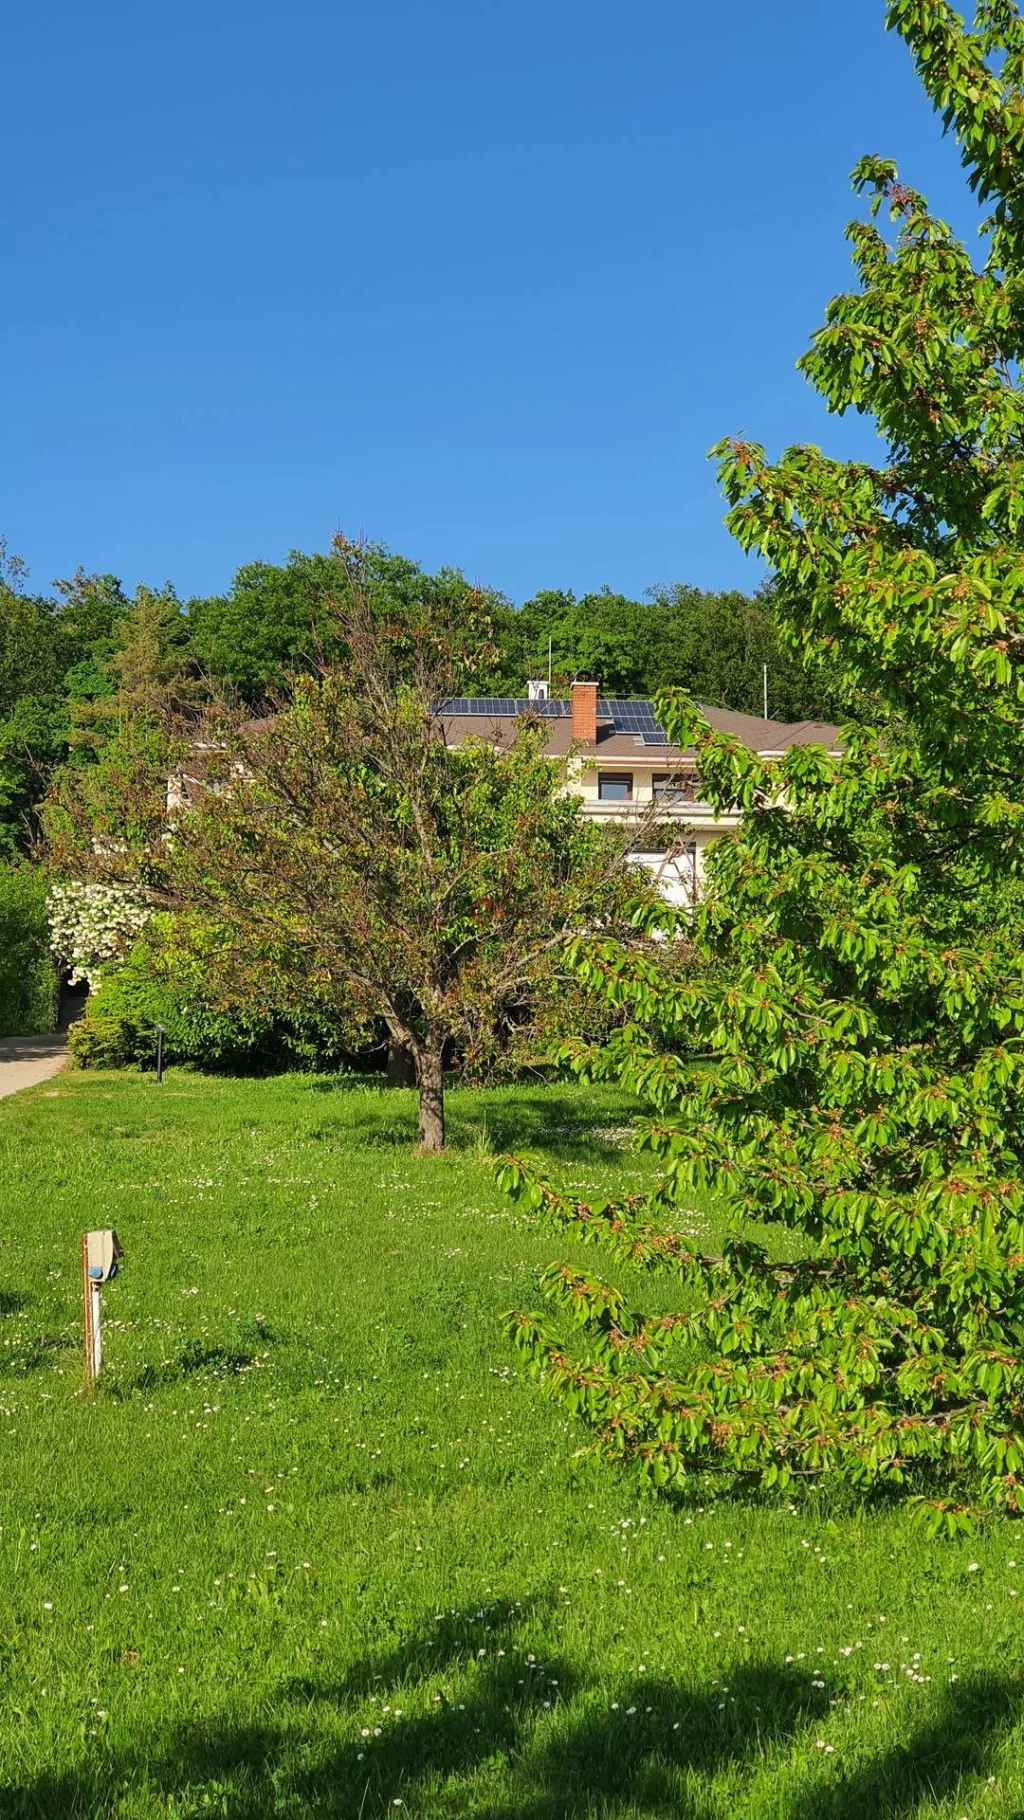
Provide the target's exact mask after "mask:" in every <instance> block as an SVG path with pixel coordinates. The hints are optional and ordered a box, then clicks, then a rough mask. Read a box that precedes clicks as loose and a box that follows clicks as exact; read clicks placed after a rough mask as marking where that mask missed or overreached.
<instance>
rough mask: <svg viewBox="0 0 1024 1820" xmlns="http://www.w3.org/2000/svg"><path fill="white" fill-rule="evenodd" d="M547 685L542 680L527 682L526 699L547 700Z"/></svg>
mask: <svg viewBox="0 0 1024 1820" xmlns="http://www.w3.org/2000/svg"><path fill="white" fill-rule="evenodd" d="M547 698H548V685H547V683H546V682H543V681H534V682H528V683H527V685H526V699H527V701H547Z"/></svg>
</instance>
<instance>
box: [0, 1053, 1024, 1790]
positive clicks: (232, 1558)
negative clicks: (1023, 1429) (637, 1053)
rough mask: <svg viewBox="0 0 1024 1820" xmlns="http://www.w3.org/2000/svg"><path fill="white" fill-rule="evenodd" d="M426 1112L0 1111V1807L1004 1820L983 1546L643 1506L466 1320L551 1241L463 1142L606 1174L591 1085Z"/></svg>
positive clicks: (890, 1520)
mask: <svg viewBox="0 0 1024 1820" xmlns="http://www.w3.org/2000/svg"><path fill="white" fill-rule="evenodd" d="M451 1110H452V1130H453V1147H452V1150H451V1151H450V1153H449V1154H448V1155H447V1156H446V1157H444V1158H441V1159H436V1160H420V1159H417V1158H416V1157H414V1156H413V1154H412V1152H411V1149H410V1147H409V1143H408V1139H409V1135H410V1132H411V1130H412V1128H413V1106H412V1100H411V1097H410V1096H408V1095H402V1094H390V1095H389V1094H385V1093H383V1092H380V1091H378V1090H377V1089H375V1088H367V1087H365V1086H363V1085H361V1084H358V1083H357V1084H355V1085H353V1084H351V1083H346V1082H331V1081H324V1080H318V1079H314V1078H306V1077H301V1076H290V1077H287V1078H284V1079H277V1080H268V1081H259V1082H251V1081H249V1082H244V1081H231V1080H210V1079H202V1078H199V1077H195V1076H188V1075H185V1074H179V1073H172V1074H171V1075H169V1076H168V1078H167V1080H166V1081H165V1083H164V1085H163V1086H162V1087H157V1085H156V1083H155V1082H154V1081H153V1079H152V1078H139V1077H119V1076H111V1075H107V1076H104V1075H96V1076H90V1075H79V1076H70V1077H66V1078H62V1079H60V1080H58V1081H56V1082H51V1083H50V1084H49V1085H48V1086H46V1087H43V1088H39V1089H36V1090H34V1091H33V1092H31V1093H29V1094H25V1095H21V1096H19V1097H17V1098H14V1099H10V1100H7V1101H5V1102H3V1103H2V1104H0V1524H2V1529H0V1708H2V1718H0V1815H2V1816H3V1817H4V1820H13V1817H15V1816H17V1817H19V1820H20V1817H21V1816H27V1815H33V1816H36V1815H38V1816H46V1820H57V1817H60V1820H63V1817H64V1816H73V1815H74V1816H89V1820H93V1817H94V1816H102V1815H117V1816H120V1817H122V1820H129V1817H131V1820H143V1817H145V1820H153V1817H155V1816H158V1815H159V1816H167V1815H174V1816H195V1817H196V1820H199V1817H200V1816H204V1817H206V1816H218V1815H219V1816H225V1817H226V1820H257V1817H259V1820H263V1817H267V1820H269V1817H270V1816H276V1817H288V1820H291V1817H296V1820H297V1817H298V1816H307V1815H311V1814H317V1815H332V1816H333V1815H339V1816H352V1817H353V1820H355V1817H356V1816H363V1817H368V1816H371V1815H381V1814H384V1813H386V1812H390V1813H395V1812H404V1813H407V1814H409V1815H417V1816H424V1817H427V1816H429V1817H430V1820H434V1817H435V1816H437V1817H443V1816H454V1815H460V1816H461V1815H465V1816H470V1815H472V1816H479V1817H481V1820H483V1817H486V1820H512V1816H522V1817H524V1820H581V1817H582V1816H585V1815H606V1816H615V1817H616V1820H625V1817H626V1816H641V1815H643V1816H668V1815H673V1816H674V1815H682V1816H688V1817H692V1820H711V1817H712V1816H714V1817H716V1820H733V1817H734V1816H758V1817H761V1816H764V1817H767V1816H780V1817H781V1816H785V1817H786V1820H840V1817H842V1820H854V1817H858V1820H860V1817H864V1820H874V1817H875V1816H886V1815H888V1816H895V1815H900V1816H903V1815H908V1816H909V1815H914V1816H926V1815H927V1816H948V1817H949V1820H957V1817H958V1816H961V1815H969V1816H971V1820H975V1817H976V1816H977V1817H981V1816H989V1815H992V1816H995V1815H1000V1816H1008V1815H1020V1814H1022V1813H1024V1724H1022V1723H1021V1706H1020V1696H1021V1686H1022V1681H1021V1655H1022V1642H1021V1614H1020V1606H1021V1605H1024V1532H1021V1531H1020V1530H1019V1529H1018V1528H1017V1527H1016V1526H1013V1525H1010V1524H1007V1523H1000V1524H997V1525H995V1526H994V1527H993V1528H992V1529H991V1530H990V1531H988V1532H986V1533H985V1534H984V1535H983V1536H981V1537H979V1538H977V1539H976V1540H974V1541H973V1542H972V1543H970V1544H966V1543H965V1544H962V1545H961V1544H952V1545H951V1544H945V1543H938V1544H933V1545H931V1546H927V1545H925V1544H923V1543H922V1542H921V1541H920V1540H919V1539H918V1538H917V1536H916V1535H915V1534H914V1533H912V1532H911V1530H910V1528H909V1526H908V1524H907V1522H906V1520H905V1519H904V1518H903V1517H902V1516H901V1515H900V1514H899V1513H874V1514H870V1515H864V1514H861V1513H857V1512H854V1513H852V1514H850V1513H846V1514H844V1513H843V1511H842V1509H841V1508H840V1507H839V1506H838V1505H836V1506H834V1507H832V1508H831V1510H830V1509H829V1508H827V1507H826V1506H825V1504H824V1502H819V1504H818V1505H817V1506H816V1507H815V1508H814V1509H813V1510H808V1509H806V1508H804V1509H802V1510H791V1509H789V1508H788V1507H787V1506H786V1504H785V1503H783V1504H782V1505H777V1506H774V1507H771V1506H767V1507H766V1506H755V1505H752V1504H751V1503H749V1502H742V1501H729V1500H728V1499H720V1500H719V1501H718V1502H717V1503H712V1502H710V1501H709V1500H708V1498H707V1497H702V1496H701V1495H700V1492H699V1490H697V1491H695V1496H694V1500H693V1502H692V1504H690V1505H689V1506H681V1505H673V1504H671V1503H669V1502H668V1501H665V1500H659V1499H657V1498H655V1497H654V1496H652V1495H648V1494H646V1493H645V1492H644V1491H642V1490H641V1489H640V1488H639V1487H638V1486H637V1485H636V1484H635V1483H634V1482H633V1481H632V1480H625V1479H622V1478H620V1477H618V1476H617V1475H616V1473H615V1472H614V1471H612V1470H610V1469H607V1468H598V1467H596V1466H595V1465H594V1464H593V1463H592V1462H591V1461H590V1460H589V1459H582V1458H578V1457H577V1450H578V1449H579V1447H580V1446H581V1444H582V1442H583V1441H584V1439H585V1436H584V1435H583V1434H582V1433H581V1432H580V1431H579V1430H577V1429H575V1428H574V1427H572V1426H571V1425H570V1424H567V1423H566V1421H565V1420H564V1419H563V1417H562V1416H561V1414H560V1413H559V1412H558V1411H557V1410H556V1409H555V1408H554V1406H553V1405H551V1404H549V1403H548V1402H546V1401H545V1400H544V1398H543V1397H542V1396H541V1395H540V1393H539V1392H538V1390H537V1388H536V1386H534V1385H533V1384H532V1383H530V1382H529V1381H528V1380H527V1379H525V1378H524V1376H523V1375H522V1373H521V1372H520V1370H519V1369H518V1368H517V1366H516V1364H515V1362H514V1360H513V1357H512V1354H511V1352H510V1349H509V1347H508V1345H507V1343H506V1341H505V1339H504V1337H503V1335H502V1333H501V1331H500V1329H499V1327H498V1324H497V1322H496V1320H495V1316H496V1314H497V1312H498V1310H499V1309H501V1308H503V1307H506V1306H508V1305H509V1304H511V1303H518V1302H521V1301H524V1302H526V1303H528V1304H532V1303H533V1302H534V1301H535V1295H534V1291H533V1273H534V1271H535V1269H536V1267H537V1266H538V1265H539V1264H542V1263H545V1262H547V1261H548V1260H550V1259H551V1258H552V1257H554V1256H556V1255H558V1254H559V1252H560V1251H562V1250H568V1249H570V1247H569V1243H568V1241H560V1240H559V1239H558V1238H557V1237H553V1236H552V1234H551V1233H550V1232H548V1231H545V1230H543V1229H540V1230H538V1229H536V1228H535V1227H534V1226H533V1225H532V1224H531V1222H530V1220H529V1219H528V1218H524V1217H523V1215H522V1214H521V1213H519V1212H518V1210H516V1209H515V1208H513V1207H511V1206H510V1205H509V1204H508V1203H506V1202H505V1201H504V1200H503V1199H502V1197H501V1196H500V1195H499V1194H498V1193H497V1191H496V1189H495V1187H494V1185H493V1165H492V1152H494V1151H496V1150H500V1149H502V1148H504V1147H506V1146H509V1145H515V1144H518V1145H523V1146H531V1147H534V1148H539V1149H543V1150H545V1151H546V1152H547V1153H548V1156H549V1158H550V1160H551V1161H552V1163H553V1164H554V1165H556V1166H557V1167H558V1168H559V1169H560V1170H561V1172H562V1174H563V1175H564V1176H566V1177H568V1178H570V1179H572V1180H574V1181H578V1182H581V1183H586V1184H593V1185H596V1184H598V1183H607V1182H609V1181H610V1180H617V1181H620V1182H621V1181H622V1180H624V1179H634V1180H635V1179H638V1178H639V1176H640V1174H641V1167H640V1165H639V1163H638V1162H637V1161H636V1160H635V1159H634V1158H632V1157H631V1156H630V1155H629V1154H628V1152H627V1150H626V1149H625V1148H624V1147H623V1143H622V1138H621V1128H622V1127H623V1125H624V1124H625V1123H626V1122H627V1121H628V1117H629V1108H628V1106H626V1105H625V1104H623V1103H619V1102H616V1101H615V1100H613V1099H611V1098H609V1097H608V1096H607V1095H606V1096H603V1097H602V1096H600V1095H597V1094H594V1093H583V1092H580V1091H577V1090H574V1089H557V1088H556V1089H549V1090H540V1089H538V1090H529V1089H527V1090H523V1091H519V1092H511V1091H501V1092H493V1093H469V1092H464V1093H456V1094H453V1095H452V1105H451ZM106 1224H111V1225H115V1226H116V1227H117V1229H118V1231H119V1233H120V1235H121V1238H122V1240H123V1242H124V1245H125V1249H126V1259H125V1267H124V1271H123V1274H122V1275H121V1277H120V1278H119V1280H118V1281H117V1283H116V1284H115V1285H113V1286H112V1288H111V1290H110V1292H109V1294H108V1296H107V1299H106V1315H107V1327H106V1342H107V1370H106V1375H105V1379H104V1382H103V1385H102V1387H101V1389H100V1391H99V1393H98V1394H97V1395H96V1396H95V1397H94V1398H93V1399H91V1400H88V1399H83V1398H81V1397H79V1396H78V1395H77V1394H76V1392H77V1390H78V1387H79V1382H80V1364H79V1308H78V1290H79V1277H78V1253H77V1243H78V1234H79V1232H80V1231H81V1230H82V1229H84V1228H85V1227H87V1226H90V1225H106ZM694 1224H695V1225H703V1226H705V1227H706V1228H707V1230H708V1233H709V1235H710V1234H711V1233H712V1232H713V1230H714V1227H715V1224H716V1222H715V1219H714V1216H713V1215H712V1214H707V1213H703V1214H698V1215H695V1216H694ZM826 1495H827V1494H826ZM1018 1553H1019V1556H1020V1565H1019V1568H1018V1567H1017V1566H1016V1565H1015V1557H1016V1555H1017V1554H1018ZM1018 1589H1019V1591H1020V1595H1021V1596H1020V1599H1019V1600H1018V1599H1017V1598H1016V1596H1015V1594H1016V1592H1017V1591H1018Z"/></svg>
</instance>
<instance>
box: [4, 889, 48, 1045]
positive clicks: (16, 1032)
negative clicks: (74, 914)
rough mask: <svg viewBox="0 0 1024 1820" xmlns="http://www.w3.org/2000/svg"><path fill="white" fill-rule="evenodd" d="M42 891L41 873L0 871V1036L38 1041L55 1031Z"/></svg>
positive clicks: (44, 897)
mask: <svg viewBox="0 0 1024 1820" xmlns="http://www.w3.org/2000/svg"><path fill="white" fill-rule="evenodd" d="M46 891H47V881H46V876H45V874H44V873H42V872H40V871H37V870H35V869H34V868H33V867H31V866H3V865H0V1036H39V1035H44V1034H46V1033H47V1032H48V1031H51V1030H55V1029H56V1027H57V969H56V967H55V965H54V962H53V958H52V956H51V954H50V946H49V942H50V934H49V926H48V924H47V920H46Z"/></svg>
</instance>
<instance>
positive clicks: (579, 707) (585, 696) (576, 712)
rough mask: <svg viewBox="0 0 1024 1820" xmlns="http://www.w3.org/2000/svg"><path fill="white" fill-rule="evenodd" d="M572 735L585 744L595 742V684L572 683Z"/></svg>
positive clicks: (592, 744)
mask: <svg viewBox="0 0 1024 1820" xmlns="http://www.w3.org/2000/svg"><path fill="white" fill-rule="evenodd" d="M572 736H573V739H577V740H580V741H581V742H582V744H584V745H587V746H596V744H597V684H596V683H593V682H574V683H573V685H572Z"/></svg>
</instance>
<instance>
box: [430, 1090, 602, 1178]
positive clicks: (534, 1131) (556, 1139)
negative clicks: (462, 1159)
mask: <svg viewBox="0 0 1024 1820" xmlns="http://www.w3.org/2000/svg"><path fill="white" fill-rule="evenodd" d="M631 1119H632V1108H631V1109H630V1110H625V1109H623V1108H617V1107H615V1106H614V1105H595V1104H593V1103H592V1102H588V1101H587V1100H585V1099H583V1098H582V1096H581V1095H580V1093H579V1090H578V1089H576V1090H571V1089H566V1090H565V1091H556V1090H554V1089H553V1088H551V1087H544V1088H535V1087H522V1088H519V1089H517V1090H515V1091H514V1092H509V1093H508V1094H504V1095H502V1096H500V1097H499V1096H498V1095H495V1097H494V1099H493V1100H491V1101H489V1102H488V1103H487V1105H486V1106H485V1107H484V1108H482V1109H480V1108H476V1109H474V1111H473V1112H472V1113H463V1112H462V1110H461V1108H460V1107H459V1105H458V1101H457V1100H455V1101H454V1102H453V1103H452V1104H451V1106H450V1110H449V1117H448V1130H449V1142H450V1144H451V1147H452V1148H453V1149H457V1150H465V1149H471V1148H474V1147H477V1148H479V1147H480V1146H481V1145H484V1146H486V1147H487V1148H489V1149H490V1150H491V1151H493V1152H494V1153H495V1154H497V1155H500V1154H502V1153H503V1152H505V1151H507V1150H542V1151H544V1153H545V1154H546V1155H547V1156H550V1157H555V1158H558V1159H559V1160H561V1161H564V1162H578V1161H579V1160H580V1159H581V1158H585V1159H586V1160H587V1161H591V1162H610V1161H615V1160H621V1158H622V1156H623V1155H624V1154H627V1153H628V1152H629V1148H630V1141H631V1136H632V1130H631Z"/></svg>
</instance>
